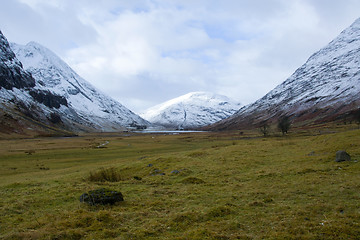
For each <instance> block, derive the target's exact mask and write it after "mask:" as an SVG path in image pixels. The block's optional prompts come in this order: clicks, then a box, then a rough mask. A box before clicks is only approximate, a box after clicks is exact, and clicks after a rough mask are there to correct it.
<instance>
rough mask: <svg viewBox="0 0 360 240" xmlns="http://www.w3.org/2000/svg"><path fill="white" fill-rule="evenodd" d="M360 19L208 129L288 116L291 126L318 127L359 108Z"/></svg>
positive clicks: (234, 127)
mask: <svg viewBox="0 0 360 240" xmlns="http://www.w3.org/2000/svg"><path fill="white" fill-rule="evenodd" d="M359 103H360V19H358V20H356V21H355V22H354V23H353V24H352V25H351V26H350V27H349V28H347V29H346V30H344V31H343V32H342V33H341V34H340V35H339V36H338V37H337V38H335V39H334V40H333V41H331V42H330V43H329V44H328V45H327V46H326V47H324V48H323V49H321V50H320V51H318V52H316V53H315V54H313V55H312V56H311V57H310V58H309V59H308V61H307V62H306V63H305V64H304V65H303V66H301V67H300V68H299V69H297V70H296V71H295V73H294V74H293V75H292V76H291V77H289V78H288V79H287V80H286V81H285V82H283V83H282V84H280V85H279V86H277V87H276V88H275V89H273V90H272V91H270V92H269V93H268V94H266V95H265V96H264V97H263V98H261V99H259V100H257V101H256V102H255V103H252V104H250V105H247V106H245V107H243V108H241V109H240V110H239V111H238V112H237V113H235V114H234V115H233V116H232V117H230V118H229V119H226V120H224V121H221V122H219V123H216V124H214V125H213V126H211V127H210V129H214V130H215V129H217V130H221V129H237V128H248V127H256V126H259V125H261V124H262V123H263V122H264V121H268V122H274V121H276V120H277V119H278V118H279V117H280V116H283V115H288V116H291V119H292V120H293V121H294V122H302V123H303V124H306V123H320V122H324V121H331V120H335V119H337V118H340V117H344V116H346V115H347V114H349V113H350V112H351V111H354V110H356V109H358V108H359V106H360V104H359Z"/></svg>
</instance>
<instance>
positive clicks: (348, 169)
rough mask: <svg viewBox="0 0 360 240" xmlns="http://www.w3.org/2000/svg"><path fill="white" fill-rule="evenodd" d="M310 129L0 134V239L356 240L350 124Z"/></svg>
mask: <svg viewBox="0 0 360 240" xmlns="http://www.w3.org/2000/svg"><path fill="white" fill-rule="evenodd" d="M313 132H314V133H316V134H312V133H299V132H298V133H292V134H290V135H288V136H284V137H267V138H263V137H260V135H257V134H255V133H253V134H250V133H243V134H241V135H240V134H239V133H238V132H230V133H188V134H179V135H163V134H128V133H124V134H107V135H106V134H101V135H100V134H99V135H86V136H81V137H74V138H37V139H20V140H19V139H18V140H0V144H1V148H0V196H1V198H0V239H360V163H359V162H358V161H360V130H351V131H335V132H331V133H327V134H321V133H319V132H318V131H317V130H314V131H313ZM338 150H346V151H347V152H348V153H349V154H350V155H351V157H352V161H351V162H340V163H337V162H335V161H334V159H335V153H336V151H338ZM108 169H110V170H111V171H112V172H113V173H115V174H116V175H117V178H118V179H117V180H118V181H117V182H109V181H105V182H101V181H96V180H94V179H89V176H90V175H92V176H94V175H96V174H98V173H99V171H103V170H108ZM174 170H177V171H174ZM134 177H135V178H134ZM103 187H105V188H110V189H114V190H117V191H120V192H122V194H123V195H124V199H125V201H124V202H120V203H116V204H115V205H107V206H88V205H87V204H85V203H80V201H79V197H80V195H81V194H83V193H84V192H87V191H89V190H94V189H97V188H103Z"/></svg>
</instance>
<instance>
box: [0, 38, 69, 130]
mask: <svg viewBox="0 0 360 240" xmlns="http://www.w3.org/2000/svg"><path fill="white" fill-rule="evenodd" d="M35 84H36V82H35V79H34V78H33V77H32V76H31V74H30V73H28V72H26V71H24V69H23V66H22V64H21V62H20V61H19V60H18V59H17V58H16V56H15V54H14V52H13V51H12V50H11V48H10V46H9V43H8V41H7V39H6V38H5V36H4V35H3V34H2V32H1V31H0V136H2V135H3V134H6V136H7V137H9V136H10V135H11V134H20V135H38V134H47V135H48V134H51V135H54V134H56V135H69V134H71V133H70V132H69V131H66V130H69V129H68V128H67V127H66V125H65V123H66V122H67V121H66V120H65V119H64V121H61V120H60V119H59V116H58V115H57V114H56V110H54V109H56V108H61V107H62V106H63V105H66V104H67V102H66V100H65V99H64V98H62V97H61V96H58V95H55V94H52V93H50V92H42V97H46V100H47V102H48V103H49V104H50V103H51V104H53V105H54V106H53V107H51V108H50V107H44V108H41V104H39V103H38V102H37V101H36V100H34V99H33V97H32V96H31V94H32V93H34V87H35ZM55 105H56V107H55ZM53 108H54V109H53Z"/></svg>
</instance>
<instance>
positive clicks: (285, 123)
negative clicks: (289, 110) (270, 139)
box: [278, 116, 291, 135]
mask: <svg viewBox="0 0 360 240" xmlns="http://www.w3.org/2000/svg"><path fill="white" fill-rule="evenodd" d="M290 126H291V122H290V118H289V117H288V116H283V117H282V118H280V119H279V122H278V128H279V130H280V131H281V132H282V134H283V135H285V133H287V132H288V131H289V129H290Z"/></svg>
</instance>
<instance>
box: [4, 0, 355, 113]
mask: <svg viewBox="0 0 360 240" xmlns="http://www.w3.org/2000/svg"><path fill="white" fill-rule="evenodd" d="M0 6H1V7H0V30H1V31H2V32H3V34H4V35H5V36H6V37H7V38H8V40H9V41H11V42H16V43H19V44H26V43H28V42H29V41H36V42H38V43H40V44H42V45H44V46H46V47H47V48H49V49H51V50H52V51H54V52H55V53H56V54H57V55H59V56H60V57H61V58H62V59H63V60H65V61H66V62H67V63H68V64H69V65H70V66H71V67H72V68H73V69H74V70H75V71H76V72H77V73H79V74H80V75H81V76H82V77H83V78H85V79H86V80H88V81H89V82H90V83H92V84H93V85H94V86H95V87H97V88H98V89H100V90H101V91H103V92H105V93H107V94H108V95H110V96H112V97H113V98H114V99H116V100H118V101H119V102H121V103H122V104H124V105H125V106H126V107H128V108H130V109H131V110H133V111H134V112H136V113H140V112H142V111H143V110H145V109H146V108H148V107H151V106H153V105H155V104H159V103H161V102H164V101H166V100H169V99H171V98H174V97H178V96H180V95H183V94H186V93H188V92H192V91H209V92H214V93H219V94H223V95H226V96H229V97H231V98H233V99H235V100H237V101H240V102H241V103H242V104H249V103H251V102H253V101H255V100H257V99H258V98H260V97H262V96H263V95H264V94H266V93H267V92H268V91H270V90H271V89H273V88H274V87H275V86H276V85H278V84H279V83H281V82H283V81H284V80H286V78H287V77H289V76H290V75H291V74H292V73H293V72H294V71H295V70H296V68H298V67H300V66H301V65H302V64H303V63H305V61H306V60H307V58H308V57H309V56H310V55H311V54H312V53H314V52H315V51H317V50H319V49H320V48H321V47H323V46H325V45H326V44H327V43H328V42H330V41H331V40H332V39H333V38H335V37H336V36H337V35H338V34H339V33H340V32H341V31H342V30H343V29H345V28H346V27H348V26H349V25H350V24H351V23H352V22H353V21H354V20H356V19H357V18H359V17H360V1H359V0H101V1H99V0H75V1H74V0H0Z"/></svg>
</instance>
